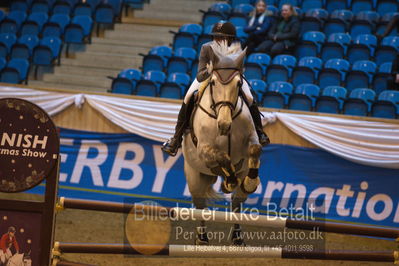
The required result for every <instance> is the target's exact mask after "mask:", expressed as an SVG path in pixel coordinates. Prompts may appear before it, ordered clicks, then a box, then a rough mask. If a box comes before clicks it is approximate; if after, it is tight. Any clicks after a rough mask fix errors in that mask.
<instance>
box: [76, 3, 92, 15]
mask: <svg viewBox="0 0 399 266" xmlns="http://www.w3.org/2000/svg"><path fill="white" fill-rule="evenodd" d="M93 10H94V9H93V8H92V7H91V5H90V4H89V3H87V2H79V3H77V4H76V5H75V6H74V7H73V10H72V16H92V15H93V13H94V12H93Z"/></svg>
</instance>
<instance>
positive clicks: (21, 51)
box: [10, 35, 39, 60]
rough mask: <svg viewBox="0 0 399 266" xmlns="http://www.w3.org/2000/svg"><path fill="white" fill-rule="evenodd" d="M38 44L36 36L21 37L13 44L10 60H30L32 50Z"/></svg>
mask: <svg viewBox="0 0 399 266" xmlns="http://www.w3.org/2000/svg"><path fill="white" fill-rule="evenodd" d="M38 44H39V38H38V37H37V36H36V35H23V36H21V37H20V38H19V39H18V41H17V43H15V44H14V45H13V46H12V48H11V52H10V58H22V59H27V60H30V58H31V57H32V53H33V49H34V48H35V47H36V46H37V45H38Z"/></svg>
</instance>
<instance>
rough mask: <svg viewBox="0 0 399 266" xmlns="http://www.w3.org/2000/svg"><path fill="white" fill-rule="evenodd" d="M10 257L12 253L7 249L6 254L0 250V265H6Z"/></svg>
mask: <svg viewBox="0 0 399 266" xmlns="http://www.w3.org/2000/svg"><path fill="white" fill-rule="evenodd" d="M11 257H12V253H11V250H10V249H9V248H8V249H7V250H6V253H4V251H3V250H2V249H0V262H1V263H3V264H4V263H6V261H8V260H9V259H10V258H11Z"/></svg>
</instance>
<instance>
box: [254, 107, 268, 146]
mask: <svg viewBox="0 0 399 266" xmlns="http://www.w3.org/2000/svg"><path fill="white" fill-rule="evenodd" d="M249 111H250V112H251V116H252V120H253V121H254V124H255V129H256V133H257V134H258V138H259V143H260V145H262V146H266V145H268V144H269V143H270V139H269V137H268V136H267V135H266V133H265V132H264V131H263V126H262V119H261V117H260V112H259V108H258V105H257V104H256V103H255V102H254V103H253V104H252V105H251V106H250V107H249Z"/></svg>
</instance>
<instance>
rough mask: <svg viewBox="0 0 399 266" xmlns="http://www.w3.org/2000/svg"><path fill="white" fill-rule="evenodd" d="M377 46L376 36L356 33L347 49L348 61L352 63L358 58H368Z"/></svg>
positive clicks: (372, 54)
mask: <svg viewBox="0 0 399 266" xmlns="http://www.w3.org/2000/svg"><path fill="white" fill-rule="evenodd" d="M376 47H377V37H375V36H374V35H371V34H361V35H358V36H357V37H356V38H355V39H354V41H353V43H352V44H351V45H350V46H349V49H348V53H347V54H348V61H349V63H351V64H353V63H355V62H356V61H359V60H370V59H371V58H372V57H373V56H374V51H375V48H376Z"/></svg>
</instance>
